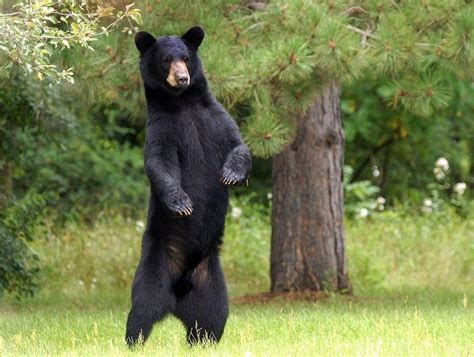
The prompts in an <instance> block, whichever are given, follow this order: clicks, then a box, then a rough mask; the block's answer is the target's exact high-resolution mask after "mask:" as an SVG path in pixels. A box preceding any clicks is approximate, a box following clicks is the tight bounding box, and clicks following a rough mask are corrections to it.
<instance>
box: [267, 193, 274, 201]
mask: <svg viewBox="0 0 474 357" xmlns="http://www.w3.org/2000/svg"><path fill="white" fill-rule="evenodd" d="M272 198H273V195H272V193H271V192H268V193H267V200H271V199H272Z"/></svg>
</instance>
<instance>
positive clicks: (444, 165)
mask: <svg viewBox="0 0 474 357" xmlns="http://www.w3.org/2000/svg"><path fill="white" fill-rule="evenodd" d="M435 166H436V167H439V168H440V169H441V170H443V171H448V170H449V162H448V160H446V159H445V158H444V157H440V158H439V159H438V160H436V162H435Z"/></svg>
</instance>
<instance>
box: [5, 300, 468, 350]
mask: <svg viewBox="0 0 474 357" xmlns="http://www.w3.org/2000/svg"><path fill="white" fill-rule="evenodd" d="M472 299H474V296H464V294H462V293H453V292H444V293H440V292H438V293H432V292H429V291H425V292H410V293H408V294H401V295H399V294H393V295H392V296H387V297H385V298H362V297H357V298H350V297H331V298H328V299H325V300H319V301H292V302H291V303H289V302H288V301H283V300H277V301H274V302H271V303H265V304H253V305H245V304H241V303H236V302H234V303H233V304H232V306H231V314H230V318H229V320H228V323H227V327H226V331H225V334H224V337H223V339H222V341H221V344H219V345H218V346H217V347H210V348H207V349H201V348H194V349H193V351H192V352H193V355H209V354H211V355H240V356H243V355H248V353H251V354H252V355H258V356H260V355H268V356H274V355H295V356H300V355H328V356H334V355H364V356H365V355H385V356H393V355H413V356H414V355H425V356H427V355H446V356H448V355H449V356H452V355H456V356H468V355H471V354H472V353H473V351H474V323H473V322H474V309H473V308H472V306H470V304H469V300H472ZM126 300H127V299H126V296H124V295H123V296H119V297H117V296H115V297H112V298H111V297H107V296H104V295H102V296H101V295H96V296H89V297H85V298H83V299H79V300H69V301H56V302H55V303H52V301H54V299H46V300H43V299H41V300H39V301H34V302H30V303H22V304H17V303H13V302H11V303H4V304H3V305H1V307H0V313H1V322H0V336H1V337H0V355H20V354H21V355H45V354H50V355H51V354H54V355H57V354H63V355H78V356H84V355H111V356H118V355H124V354H129V353H130V352H129V351H128V350H127V349H126V348H125V347H124V343H123V333H124V324H125V319H126V313H127V302H126ZM184 335H185V333H184V329H183V327H182V326H181V325H180V323H179V322H178V321H177V320H176V319H174V318H168V319H167V320H165V321H164V322H163V323H161V324H159V325H156V327H155V330H154V331H153V333H152V336H151V338H150V340H149V341H148V343H147V344H146V346H145V348H144V349H143V350H142V352H143V353H144V354H146V355H186V354H190V349H189V348H188V347H187V345H186V344H185V342H184V337H185V336H184Z"/></svg>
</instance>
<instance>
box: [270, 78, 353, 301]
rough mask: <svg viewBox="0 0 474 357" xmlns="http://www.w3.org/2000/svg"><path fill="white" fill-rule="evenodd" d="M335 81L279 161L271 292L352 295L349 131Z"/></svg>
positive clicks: (301, 119)
mask: <svg viewBox="0 0 474 357" xmlns="http://www.w3.org/2000/svg"><path fill="white" fill-rule="evenodd" d="M339 97H340V89H339V85H338V84H337V83H336V82H332V83H329V84H328V85H327V86H326V87H325V88H324V90H323V92H322V94H321V95H319V96H318V97H317V98H316V100H315V101H314V103H313V105H312V106H311V107H310V109H309V110H308V111H307V113H305V114H303V115H300V116H299V117H298V118H297V121H298V122H297V133H296V136H295V140H294V142H293V143H292V144H291V145H290V146H289V147H288V148H286V149H285V150H284V151H283V152H282V153H280V154H278V155H277V156H276V157H274V159H273V174H272V176H273V211H272V249H271V289H272V291H273V292H281V291H299V290H331V291H341V292H348V293H349V292H351V284H350V281H349V276H348V273H347V266H346V258H345V247H344V226H343V218H344V208H343V204H344V202H343V186H342V168H343V154H344V132H343V128H342V122H341V113H340V99H339Z"/></svg>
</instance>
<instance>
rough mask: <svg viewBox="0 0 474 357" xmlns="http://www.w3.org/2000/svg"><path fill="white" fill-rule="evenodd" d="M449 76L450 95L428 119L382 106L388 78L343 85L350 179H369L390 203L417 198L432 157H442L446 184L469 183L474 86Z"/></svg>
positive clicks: (429, 175)
mask: <svg viewBox="0 0 474 357" xmlns="http://www.w3.org/2000/svg"><path fill="white" fill-rule="evenodd" d="M451 82H452V84H451V86H452V88H453V95H454V100H453V101H452V102H451V103H450V105H449V107H448V108H447V109H446V110H445V111H443V112H440V113H436V114H433V115H432V116H431V117H430V118H429V119H428V118H426V117H423V116H419V115H417V114H414V113H406V112H404V111H402V110H400V109H396V108H393V109H390V108H387V107H386V106H385V104H384V102H385V97H384V96H383V95H381V94H380V93H381V92H383V91H384V88H385V87H386V86H390V85H391V84H390V83H392V82H390V80H386V79H384V78H381V79H380V80H379V81H377V82H369V83H365V84H363V85H361V84H351V85H346V86H344V87H343V98H342V103H341V104H342V112H343V117H344V128H345V133H346V157H345V162H346V163H347V164H348V165H350V166H352V167H354V175H353V178H352V179H351V182H356V181H360V180H370V181H371V182H372V183H373V184H375V185H377V186H379V187H381V189H382V192H381V193H382V195H383V196H384V197H386V198H387V199H388V200H389V201H391V203H392V204H393V201H394V200H399V201H405V202H408V203H411V202H421V201H422V199H423V196H425V197H426V195H427V194H428V192H429V190H428V189H427V187H428V185H429V184H430V183H431V182H433V180H434V176H433V166H434V164H435V162H436V160H437V159H438V158H440V157H445V158H447V160H448V161H449V163H450V173H451V177H452V180H453V182H451V184H452V185H454V184H455V183H457V182H466V183H467V185H468V186H469V185H470V184H472V174H471V170H472V163H471V160H470V157H472V149H473V147H472V145H471V142H472V140H471V138H472V135H473V132H474V127H473V125H472V120H471V119H470V118H471V115H472V114H471V113H472V110H473V105H472V103H473V102H474V96H473V93H474V92H473V91H472V85H471V83H470V82H464V81H455V80H454V79H452V81H451Z"/></svg>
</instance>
